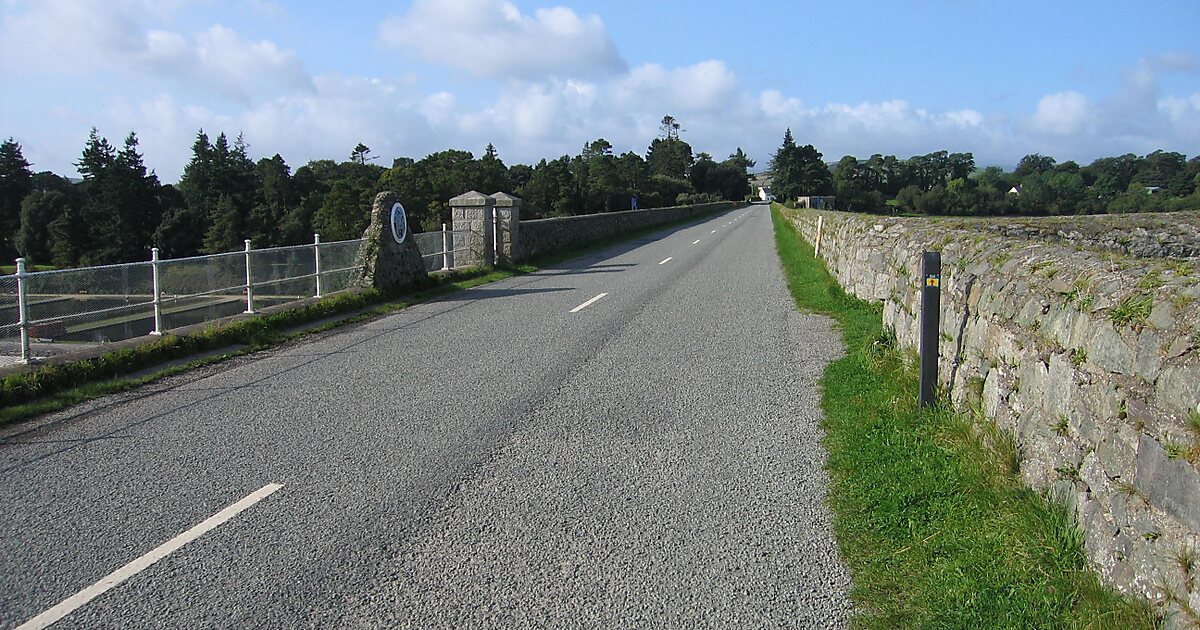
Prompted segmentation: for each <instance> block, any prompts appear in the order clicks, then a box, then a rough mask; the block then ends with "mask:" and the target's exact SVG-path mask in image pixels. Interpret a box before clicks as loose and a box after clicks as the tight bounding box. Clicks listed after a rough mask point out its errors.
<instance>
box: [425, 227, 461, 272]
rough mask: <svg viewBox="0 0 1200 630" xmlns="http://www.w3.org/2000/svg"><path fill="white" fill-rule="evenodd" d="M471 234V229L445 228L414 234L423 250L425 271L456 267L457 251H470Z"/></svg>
mask: <svg viewBox="0 0 1200 630" xmlns="http://www.w3.org/2000/svg"><path fill="white" fill-rule="evenodd" d="M470 236H471V231H470V230H446V229H443V230H442V231H441V232H422V233H420V234H413V240H414V241H415V242H416V244H417V249H418V250H420V251H421V259H422V260H424V261H425V271H442V270H448V269H454V267H455V262H454V254H455V253H457V252H466V251H470V248H469V247H468V246H467V243H468V242H469V241H468V239H469V238H470Z"/></svg>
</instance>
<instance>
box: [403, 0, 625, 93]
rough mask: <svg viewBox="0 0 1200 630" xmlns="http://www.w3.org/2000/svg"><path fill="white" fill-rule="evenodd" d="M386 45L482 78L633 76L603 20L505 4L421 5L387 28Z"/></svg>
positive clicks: (470, 0)
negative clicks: (524, 11) (529, 11)
mask: <svg viewBox="0 0 1200 630" xmlns="http://www.w3.org/2000/svg"><path fill="white" fill-rule="evenodd" d="M379 38H380V42H381V43H382V44H383V45H385V46H387V47H390V48H404V49H410V50H414V51H416V52H417V53H418V54H419V55H421V56H422V57H423V58H424V59H426V60H427V61H430V62H433V63H438V64H443V65H447V66H450V67H453V68H458V69H460V70H465V71H466V72H469V73H471V74H473V75H475V76H481V77H506V78H520V79H538V78H544V77H549V76H559V77H571V78H591V77H603V76H610V75H612V74H615V73H618V72H621V71H623V70H624V69H625V61H624V60H623V59H621V56H620V54H619V53H618V52H617V49H616V46H615V45H614V44H613V42H612V39H611V38H610V37H609V36H608V33H607V31H606V30H605V28H604V22H603V21H602V20H601V19H600V17H599V16H597V15H587V16H580V15H579V14H577V13H575V12H574V11H572V10H571V9H568V8H565V7H553V8H548V9H538V10H536V11H534V13H533V15H532V16H528V15H524V14H522V13H521V12H520V10H519V9H517V7H516V6H514V5H513V4H511V3H509V2H505V1H503V0H415V1H414V2H413V4H412V7H411V8H410V9H409V11H408V13H406V14H405V15H403V16H400V17H393V18H389V19H387V20H385V21H384V23H383V25H382V27H381V28H380V36H379Z"/></svg>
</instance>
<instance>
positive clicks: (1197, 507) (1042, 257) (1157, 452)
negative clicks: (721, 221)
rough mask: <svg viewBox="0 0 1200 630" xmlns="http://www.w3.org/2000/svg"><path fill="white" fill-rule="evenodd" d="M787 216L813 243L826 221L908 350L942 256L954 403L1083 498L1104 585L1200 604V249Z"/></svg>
mask: <svg viewBox="0 0 1200 630" xmlns="http://www.w3.org/2000/svg"><path fill="white" fill-rule="evenodd" d="M788 212H789V216H790V217H791V218H792V220H793V222H794V223H795V224H796V226H797V227H798V228H799V229H800V232H801V233H802V234H803V235H804V236H805V238H807V239H808V240H809V242H814V241H815V238H816V230H817V222H818V216H821V217H823V219H824V229H823V231H822V232H823V233H822V242H821V257H822V258H823V259H824V260H825V262H826V264H827V265H828V267H829V269H830V271H831V273H832V274H833V275H834V276H835V277H836V278H837V280H838V281H839V282H840V283H841V284H842V286H843V287H844V288H845V289H846V290H847V291H848V292H849V293H852V294H854V295H856V296H858V297H860V298H863V299H867V300H874V301H880V302H882V303H883V313H884V314H883V317H884V324H885V325H886V326H888V327H890V328H892V329H894V330H895V332H896V336H897V339H898V341H899V342H900V344H901V345H902V346H904V347H906V348H911V349H914V350H915V349H916V348H917V340H918V335H919V330H918V326H919V311H918V309H919V305H920V290H919V286H918V282H917V280H918V278H919V273H920V270H919V264H920V259H921V254H922V252H923V251H940V252H942V282H941V287H942V313H941V360H940V382H941V385H942V386H943V387H944V392H945V393H946V394H947V395H948V396H949V399H950V400H952V401H953V402H954V403H955V404H956V405H959V406H960V407H967V406H975V407H976V408H981V409H982V410H983V412H984V413H985V414H986V415H987V416H988V417H989V418H991V419H992V420H993V421H995V422H996V423H997V424H998V425H999V426H1000V427H1001V428H1002V429H1003V430H1005V431H1007V432H1009V433H1010V434H1011V435H1013V436H1014V438H1015V440H1016V442H1017V444H1018V447H1019V451H1020V456H1021V475H1022V477H1023V478H1024V480H1025V482H1027V483H1028V484H1029V485H1030V486H1031V487H1033V488H1035V489H1039V490H1046V491H1051V492H1055V493H1057V494H1059V496H1063V497H1065V498H1067V499H1068V500H1069V501H1070V502H1071V503H1072V505H1073V506H1074V507H1075V511H1076V515H1077V516H1078V519H1079V523H1080V525H1081V527H1082V529H1083V530H1084V533H1085V539H1086V547H1087V553H1088V555H1089V557H1090V559H1091V562H1092V563H1093V565H1094V566H1095V568H1096V569H1097V570H1098V572H1099V573H1100V574H1101V576H1102V577H1103V578H1104V579H1105V580H1107V581H1108V582H1109V583H1110V584H1112V585H1114V586H1116V587H1117V588H1118V589H1120V590H1122V591H1124V592H1127V593H1131V594H1136V595H1138V596H1142V597H1146V598H1149V599H1151V600H1153V601H1159V602H1162V601H1169V600H1170V599H1171V594H1173V595H1174V596H1176V597H1179V598H1181V599H1182V600H1184V601H1187V602H1189V604H1188V605H1189V606H1190V607H1191V608H1192V610H1193V611H1195V610H1200V577H1197V576H1194V575H1186V574H1185V572H1184V570H1183V568H1182V565H1185V564H1186V563H1185V562H1181V561H1180V558H1181V556H1186V554H1188V553H1189V552H1188V551H1185V550H1188V549H1190V550H1193V551H1200V471H1198V470H1197V462H1200V426H1198V425H1200V410H1198V407H1197V404H1198V403H1200V352H1198V350H1197V349H1198V347H1200V326H1198V323H1197V322H1198V319H1200V316H1198V313H1200V309H1198V308H1197V307H1200V259H1197V258H1176V259H1171V258H1139V257H1134V256H1130V255H1127V254H1118V253H1115V252H1112V251H1105V250H1093V249H1089V248H1086V247H1082V246H1079V245H1072V244H1071V243H1070V242H1069V241H1068V240H1066V239H1064V240H1062V241H1058V242H1054V241H1047V240H1045V239H1044V238H1043V237H1042V236H1041V235H1042V234H1043V233H1044V232H1046V231H1052V230H1055V229H1057V228H1055V227H1054V225H1053V222H1050V223H1049V224H1048V225H1043V226H1042V227H1043V228H1044V229H1039V230H1035V231H1036V232H1037V233H1038V234H1036V235H1034V237H1033V238H1019V237H1014V236H1011V235H1007V234H1010V233H1003V232H1001V233H998V232H997V231H995V230H993V229H985V227H986V226H987V225H993V226H994V225H997V224H998V223H997V222H995V221H992V222H989V223H987V224H985V223H981V222H971V221H966V222H964V221H961V220H941V219H919V218H918V219H900V218H884V217H875V216H866V215H853V214H846V213H837V212H816V211H809V210H801V211H788ZM1161 219H1162V217H1159V218H1156V219H1153V220H1161ZM1185 219H1186V217H1185ZM1167 220H1171V219H1169V218H1168V219H1167ZM1185 222H1186V221H1185ZM1025 223H1026V224H1027V225H1029V224H1032V225H1036V224H1037V222H1036V221H1029V220H1026V221H1025ZM1099 232H1103V230H1099ZM1151 238H1153V236H1151ZM913 396H916V392H913ZM1198 564H1200V563H1198ZM1197 570H1200V567H1198V568H1194V569H1193V572H1195V571H1197ZM1177 608H1178V607H1176V609H1177ZM1176 619H1178V620H1186V615H1181V616H1179V617H1176ZM1193 621H1194V620H1193Z"/></svg>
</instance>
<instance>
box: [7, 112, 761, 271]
mask: <svg viewBox="0 0 1200 630" xmlns="http://www.w3.org/2000/svg"><path fill="white" fill-rule="evenodd" d="M681 131H682V127H681V125H680V123H679V122H678V121H676V120H675V119H674V118H673V117H671V116H665V117H664V118H663V119H662V123H661V126H660V132H661V134H660V136H659V137H656V138H654V139H653V141H652V142H651V143H650V145H649V147H648V149H647V152H646V155H645V156H644V157H643V156H642V155H639V154H637V153H634V152H626V153H623V154H621V155H614V154H613V151H612V144H611V143H609V142H608V141H607V140H605V139H603V138H598V139H596V140H593V141H591V142H588V143H586V144H585V145H584V146H583V147H582V149H581V150H580V152H579V154H577V155H574V156H567V155H564V156H562V157H559V158H556V159H553V160H544V159H543V160H541V161H539V162H538V163H537V164H534V165H526V164H514V165H512V166H506V165H505V164H504V162H503V161H502V160H501V159H500V157H499V155H498V152H497V151H496V148H495V147H494V146H492V145H491V144H489V145H488V146H487V147H486V148H485V149H484V152H483V155H482V156H480V157H479V158H476V157H475V156H474V155H473V154H472V153H471V152H469V151H462V150H456V149H450V150H446V151H440V152H437V153H432V154H429V155H427V156H425V157H424V158H421V159H419V160H416V159H413V158H408V157H399V158H396V159H394V160H393V161H392V164H391V167H390V168H387V167H384V166H382V165H380V164H377V163H376V160H377V156H375V155H372V152H371V149H370V148H369V147H367V146H366V145H364V144H361V143H360V144H358V145H357V146H356V147H354V149H353V150H352V151H351V152H350V155H349V159H347V160H345V161H341V162H337V161H334V160H327V159H325V160H313V161H310V162H308V163H307V164H305V165H303V166H301V167H300V168H297V169H296V170H295V171H294V172H293V171H292V169H291V167H290V166H289V165H288V164H287V163H286V162H285V161H284V159H283V158H282V157H281V156H280V155H279V154H275V155H274V156H272V157H269V158H262V159H259V160H258V161H254V160H252V159H251V158H250V156H249V147H248V146H247V144H246V142H245V140H244V138H243V137H242V136H240V135H239V136H237V137H236V138H234V139H232V140H230V139H229V137H227V136H226V135H225V134H224V133H220V134H218V135H217V136H216V137H215V138H211V137H210V136H209V135H208V134H207V133H205V131H204V130H200V131H198V132H197V134H196V138H195V141H194V142H193V144H192V156H191V159H190V160H189V161H188V163H187V165H186V166H185V167H184V170H183V174H182V176H181V177H180V179H179V182H178V183H177V184H163V183H162V182H160V181H159V179H158V177H157V175H156V174H155V173H154V172H153V171H149V170H147V167H146V165H145V163H144V162H143V158H142V154H141V153H140V152H139V149H138V139H137V135H136V134H135V133H132V132H131V133H129V135H127V136H126V137H125V140H124V143H123V144H122V145H121V146H120V147H115V146H113V145H112V144H111V143H109V141H108V140H107V139H106V138H104V137H103V136H102V135H101V134H100V133H99V132H98V131H97V130H96V129H92V131H91V133H90V134H89V136H88V139H87V141H86V143H85V145H84V149H83V152H82V154H81V156H80V158H79V161H78V162H76V167H77V168H78V169H79V173H80V174H81V175H82V181H79V182H72V181H71V180H69V179H67V178H65V177H61V176H59V175H56V174H54V173H51V172H48V171H43V172H36V173H35V172H33V171H32V169H31V165H30V164H29V162H28V161H27V160H25V158H24V156H23V155H22V152H21V146H20V144H19V143H17V142H16V141H14V140H13V139H12V138H9V139H8V140H7V141H5V142H3V143H0V230H2V235H3V239H2V240H0V258H2V259H3V260H6V261H7V260H12V259H13V258H15V257H17V256H22V257H25V258H26V259H27V260H28V261H30V262H31V263H33V262H36V263H38V264H52V265H55V266H59V267H73V266H79V265H97V264H109V263H117V262H129V261H139V260H146V259H147V258H148V256H149V249H150V248H151V247H158V248H159V249H160V252H161V255H162V256H163V257H164V258H179V257H184V256H192V255H197V254H204V253H217V252H226V251H233V250H237V249H240V248H241V247H242V246H243V241H244V239H250V240H251V241H252V242H253V244H254V246H255V247H271V246H278V245H295V244H302V243H308V242H311V241H312V235H313V233H320V234H321V239H322V240H323V241H334V240H344V239H352V238H358V237H360V236H361V235H362V232H363V230H364V229H365V228H366V225H367V222H368V221H369V219H370V217H369V210H370V204H371V201H372V199H373V198H374V196H375V194H376V193H378V192H380V191H383V190H391V191H394V192H395V193H396V194H397V195H398V196H399V198H400V200H401V202H402V203H403V204H404V207H405V209H406V210H407V211H408V216H409V221H410V223H411V224H412V226H413V228H414V230H420V231H432V230H437V229H440V227H441V224H442V223H448V222H449V221H450V208H449V205H448V204H447V202H448V201H449V200H450V199H451V198H452V197H455V196H457V195H460V194H462V193H464V192H467V191H469V190H479V191H481V192H485V193H489V194H490V193H494V192H505V193H509V194H514V195H516V196H518V197H521V198H522V199H524V201H525V213H526V214H527V215H528V216H531V217H535V218H536V217H548V216H566V215H574V214H589V213H595V212H613V211H618V210H628V209H629V208H630V206H631V204H632V202H633V201H632V200H633V198H634V197H636V198H637V205H638V207H639V208H654V207H662V206H670V205H676V204H688V203H701V202H707V201H719V200H727V199H728V200H740V199H743V198H745V197H746V196H747V195H748V194H749V192H750V187H749V175H748V173H749V169H750V168H752V167H753V166H754V161H753V160H750V159H749V158H747V157H746V154H745V153H744V152H743V151H742V150H741V149H740V148H738V149H737V150H736V151H735V152H734V153H733V154H731V155H730V156H729V157H728V158H727V159H725V160H723V161H720V162H717V161H716V160H715V159H714V158H713V157H712V155H710V154H708V153H704V152H701V153H698V154H694V153H693V150H692V147H691V145H690V144H688V143H687V141H685V140H683V139H682V138H681V137H680V133H681Z"/></svg>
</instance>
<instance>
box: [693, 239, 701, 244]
mask: <svg viewBox="0 0 1200 630" xmlns="http://www.w3.org/2000/svg"><path fill="white" fill-rule="evenodd" d="M699 242H700V239H696V240H694V241H692V245H696V244H698V243H699Z"/></svg>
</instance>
